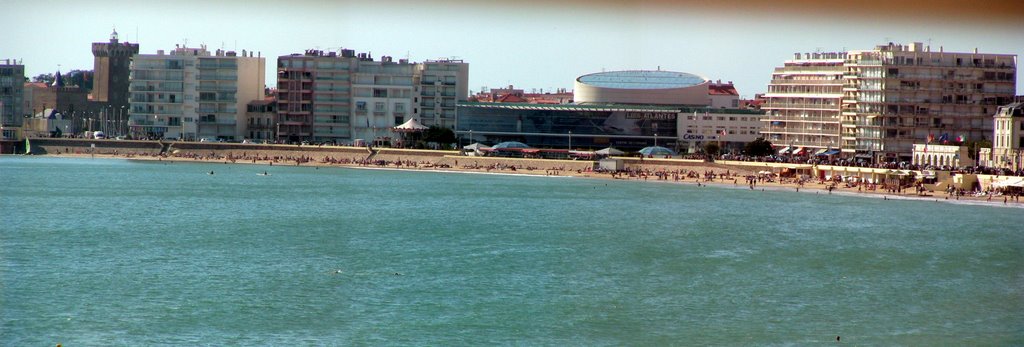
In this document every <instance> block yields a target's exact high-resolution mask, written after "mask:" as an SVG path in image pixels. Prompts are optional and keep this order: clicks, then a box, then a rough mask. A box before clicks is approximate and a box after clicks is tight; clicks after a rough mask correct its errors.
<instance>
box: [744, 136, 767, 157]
mask: <svg viewBox="0 0 1024 347" xmlns="http://www.w3.org/2000/svg"><path fill="white" fill-rule="evenodd" d="M772 153H775V150H774V149H772V143H771V142H769V141H767V140H765V139H764V138H763V137H759V138H757V139H756V140H754V141H750V142H747V144H746V145H745V146H743V154H746V155H749V156H755V157H763V156H766V155H770V154H772Z"/></svg>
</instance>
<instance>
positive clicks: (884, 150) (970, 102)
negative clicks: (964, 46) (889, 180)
mask: <svg viewBox="0 0 1024 347" xmlns="http://www.w3.org/2000/svg"><path fill="white" fill-rule="evenodd" d="M839 60H842V61H841V62H840V61H839ZM790 63H792V65H800V66H801V69H802V70H805V71H806V72H805V74H810V76H813V79H814V80H816V82H814V83H806V84H803V85H800V84H798V83H800V82H792V83H797V85H796V86H787V85H786V83H784V81H785V80H786V79H785V78H783V79H780V81H778V82H777V81H776V77H775V76H776V75H773V82H772V85H771V87H770V89H769V93H768V94H766V98H767V99H768V101H767V102H766V104H765V106H764V109H766V110H768V114H767V116H766V117H765V128H764V130H763V133H764V134H765V136H766V137H767V138H768V139H769V140H770V141H773V142H779V141H781V142H782V143H781V144H782V145H789V144H791V143H792V144H793V145H795V146H806V147H811V148H824V147H828V146H831V145H832V144H833V143H834V144H835V147H838V148H840V149H841V150H842V152H843V155H844V156H847V157H860V158H863V159H865V160H872V161H907V162H910V161H911V160H912V156H913V145H914V143H923V142H925V140H926V139H927V138H928V136H929V135H931V136H934V137H940V136H942V135H945V137H946V138H961V137H962V138H964V139H967V140H981V139H986V138H987V137H988V136H990V134H992V129H991V127H992V122H991V119H990V117H991V114H992V112H994V111H995V108H996V107H997V106H998V105H1004V104H1007V103H1009V102H1010V101H1012V98H1013V95H1014V93H1015V90H1016V66H1017V57H1016V56H1015V55H1010V54H989V53H978V52H977V50H975V52H973V53H952V52H944V50H943V49H942V48H941V47H940V48H939V50H938V51H932V50H931V48H930V47H925V46H924V45H923V44H921V43H919V42H915V43H912V44H910V45H897V44H892V43H889V44H887V45H880V46H877V47H875V48H874V49H871V50H852V51H848V52H845V53H844V52H840V53H812V54H804V55H803V56H802V58H801V57H799V56H798V57H797V59H794V60H792V61H789V62H787V67H788V66H790V65H791V64H790ZM787 67H783V68H781V70H786V68H787ZM793 69H794V71H797V69H796V67H795V66H794V67H793ZM808 70H809V71H808ZM814 70H818V71H814ZM837 71H839V72H841V75H840V76H839V79H838V80H837V79H836V77H837V75H836V72H837ZM779 72H780V69H776V73H779ZM782 72H786V71H782ZM814 73H817V74H816V75H815V74H814ZM796 76H797V75H793V77H796ZM836 82H840V83H839V93H840V94H841V95H840V98H839V101H838V102H837V101H836V100H837V99H836V94H837V93H836V91H837V83H836ZM783 90H788V92H787V93H790V94H789V95H780V94H781V91H783ZM793 93H795V94H798V95H793ZM800 94H802V95H800ZM802 104H803V105H802ZM837 106H838V108H839V113H840V116H839V122H836V121H835V116H834V115H835V112H836V107H837ZM808 118H809V120H808ZM837 124H838V125H839V129H838V131H837V129H836V126H837ZM837 133H838V140H837V138H836V137H837V136H836V134H837ZM826 141H827V143H826Z"/></svg>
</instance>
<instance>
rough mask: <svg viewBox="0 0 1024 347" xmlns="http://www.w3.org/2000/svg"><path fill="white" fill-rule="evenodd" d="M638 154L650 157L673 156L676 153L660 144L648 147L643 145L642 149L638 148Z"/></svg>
mask: <svg viewBox="0 0 1024 347" xmlns="http://www.w3.org/2000/svg"><path fill="white" fill-rule="evenodd" d="M640 154H643V155H645V156H649V157H651V156H654V157H661V156H674V155H676V152H673V151H672V150H671V149H668V148H665V147H661V146H650V147H644V148H643V149H641V150H640Z"/></svg>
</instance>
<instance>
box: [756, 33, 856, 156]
mask: <svg viewBox="0 0 1024 347" xmlns="http://www.w3.org/2000/svg"><path fill="white" fill-rule="evenodd" d="M845 59H846V53H841V52H840V53H814V54H810V53H807V54H802V55H801V54H800V53H797V54H795V56H794V59H792V60H787V61H786V62H785V64H784V65H783V66H782V67H778V68H775V71H774V72H773V73H772V80H771V82H770V84H769V85H768V93H765V95H764V98H765V103H764V105H762V106H761V109H762V110H764V111H765V117H764V118H763V120H764V123H762V126H763V131H762V133H763V134H764V137H765V139H766V140H768V141H770V142H772V143H774V144H777V145H784V146H794V147H805V148H810V149H814V150H819V149H828V148H838V146H839V144H840V143H841V141H840V138H839V133H840V122H841V118H840V106H841V104H842V98H843V89H842V88H843V73H844V72H845V71H846V68H845V67H844V66H843V63H844V61H845ZM850 152H851V153H852V150H850Z"/></svg>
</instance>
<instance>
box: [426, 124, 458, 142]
mask: <svg viewBox="0 0 1024 347" xmlns="http://www.w3.org/2000/svg"><path fill="white" fill-rule="evenodd" d="M423 142H436V143H438V144H441V145H443V146H447V145H449V144H452V143H455V132H454V131H452V129H448V128H442V127H439V126H436V125H435V126H431V127H430V128H428V129H427V130H426V131H424V132H423Z"/></svg>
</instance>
